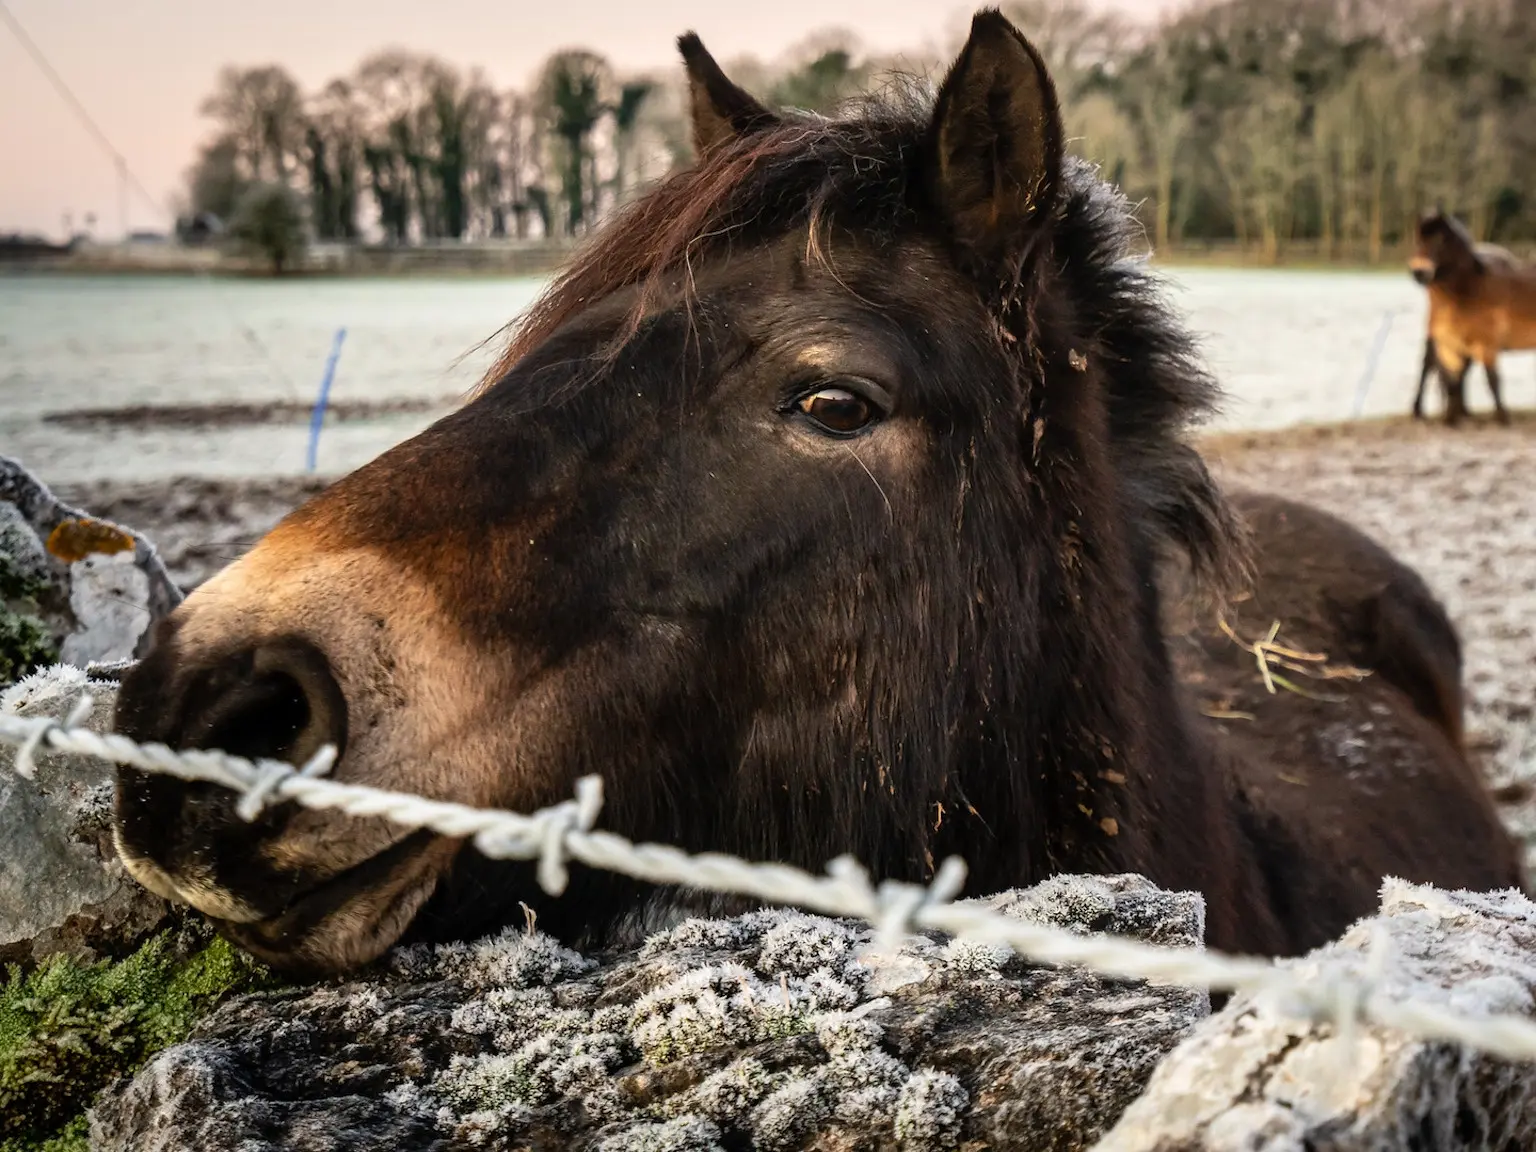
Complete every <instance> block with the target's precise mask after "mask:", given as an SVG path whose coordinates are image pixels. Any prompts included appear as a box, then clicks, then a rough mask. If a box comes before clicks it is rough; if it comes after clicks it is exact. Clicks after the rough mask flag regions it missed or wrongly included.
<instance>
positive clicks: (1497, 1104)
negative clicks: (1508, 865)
mask: <svg viewBox="0 0 1536 1152" xmlns="http://www.w3.org/2000/svg"><path fill="white" fill-rule="evenodd" d="M1377 939H1380V940H1381V942H1382V943H1381V945H1380V947H1381V948H1382V951H1380V952H1377V953H1375V954H1374V955H1373V951H1372V950H1373V941H1375V940H1377ZM1287 963H1288V966H1290V967H1292V968H1294V969H1295V970H1296V971H1298V972H1299V973H1301V974H1302V975H1303V976H1305V977H1307V978H1309V979H1317V980H1323V979H1326V978H1327V977H1328V975H1329V974H1331V973H1340V972H1344V973H1354V974H1356V975H1359V974H1362V973H1366V972H1371V971H1372V965H1375V970H1374V972H1373V974H1372V978H1373V979H1374V980H1375V983H1376V987H1377V989H1378V991H1379V994H1380V995H1381V996H1382V997H1384V998H1389V999H1407V998H1412V999H1415V1000H1422V1001H1425V1002H1429V1003H1434V1004H1439V1005H1443V1006H1449V1007H1452V1008H1454V1009H1455V1010H1456V1011H1458V1012H1460V1013H1463V1014H1467V1015H1481V1014H1486V1013H1521V1014H1526V1015H1529V1014H1531V1012H1532V1008H1533V996H1536V904H1533V903H1532V902H1531V901H1530V900H1528V899H1527V898H1526V897H1525V896H1524V895H1522V894H1520V893H1518V892H1513V891H1510V892H1496V893H1486V894H1485V893H1469V892H1454V893H1450V892H1444V891H1440V890H1437V889H1434V888H1427V887H1417V886H1415V885H1412V884H1407V883H1404V882H1402V881H1398V880H1388V881H1387V882H1386V883H1385V884H1383V886H1382V901H1381V913H1380V915H1379V916H1378V917H1377V918H1375V919H1373V920H1367V921H1362V922H1361V923H1359V924H1357V925H1355V927H1353V928H1352V929H1350V931H1349V932H1348V933H1346V934H1345V935H1344V936H1343V937H1342V938H1341V939H1340V940H1338V941H1336V942H1335V943H1333V944H1329V945H1327V946H1326V947H1324V948H1320V949H1318V950H1317V951H1316V952H1313V953H1311V954H1310V955H1309V956H1306V957H1304V958H1302V959H1300V960H1296V961H1289V962H1287ZM1275 1007H1276V1006H1275V1005H1273V1004H1270V1003H1267V1002H1264V1001H1262V1000H1256V999H1255V998H1253V997H1247V996H1238V997H1234V998H1233V999H1232V1001H1231V1002H1230V1003H1229V1004H1228V1005H1227V1007H1226V1009H1225V1010H1224V1011H1222V1012H1221V1013H1219V1014H1218V1015H1216V1016H1214V1017H1211V1018H1210V1019H1208V1020H1206V1021H1205V1022H1203V1023H1202V1024H1200V1025H1199V1026H1198V1027H1197V1028H1196V1029H1195V1030H1194V1031H1193V1032H1192V1033H1191V1034H1190V1036H1189V1037H1188V1039H1186V1040H1185V1041H1184V1042H1183V1043H1182V1044H1180V1045H1179V1047H1178V1048H1177V1049H1175V1050H1174V1052H1173V1053H1172V1054H1170V1055H1169V1056H1168V1057H1167V1059H1166V1060H1164V1061H1163V1063H1162V1065H1161V1066H1160V1067H1159V1068H1158V1070H1157V1072H1156V1073H1155V1074H1154V1075H1153V1076H1152V1079H1151V1081H1150V1082H1149V1084H1148V1086H1147V1090H1146V1093H1145V1094H1144V1095H1143V1096H1142V1097H1141V1099H1139V1100H1137V1101H1136V1103H1134V1104H1132V1105H1131V1106H1130V1108H1128V1109H1127V1110H1126V1112H1125V1114H1124V1115H1123V1116H1121V1118H1120V1121H1119V1123H1117V1124H1116V1125H1115V1127H1114V1128H1113V1130H1112V1131H1111V1132H1110V1133H1109V1134H1108V1135H1106V1136H1105V1137H1104V1139H1103V1140H1102V1141H1101V1142H1100V1143H1099V1144H1098V1145H1097V1146H1096V1152H1325V1150H1326V1152H1367V1150H1370V1152H1376V1150H1381V1152H1387V1150H1389V1149H1409V1148H1422V1149H1426V1150H1427V1149H1458V1150H1466V1152H1472V1150H1478V1149H1486V1150H1489V1152H1504V1150H1506V1149H1507V1150H1512V1149H1516V1148H1536V1074H1533V1071H1532V1069H1531V1067H1530V1066H1529V1065H1528V1064H1511V1063H1508V1062H1506V1061H1502V1060H1498V1059H1494V1058H1492V1057H1489V1056H1486V1055H1484V1054H1482V1053H1479V1052H1473V1051H1465V1050H1463V1049H1462V1048H1461V1047H1459V1046H1458V1045H1454V1044H1446V1043H1438V1042H1434V1043H1432V1042H1426V1041H1423V1040H1417V1039H1414V1038H1413V1037H1411V1036H1408V1035H1406V1034H1404V1033H1401V1032H1397V1031H1395V1030H1390V1029H1385V1028H1379V1027H1375V1026H1372V1025H1367V1024H1359V1025H1357V1026H1356V1027H1355V1028H1354V1029H1353V1032H1352V1034H1350V1032H1349V1030H1344V1031H1342V1032H1341V1030H1339V1029H1336V1028H1334V1027H1333V1026H1331V1025H1319V1026H1309V1025H1308V1024H1307V1023H1306V1022H1305V1021H1304V1020H1301V1019H1299V1018H1298V1017H1297V1016H1294V1015H1285V1014H1282V1013H1279V1012H1277V1011H1276V1010H1275Z"/></svg>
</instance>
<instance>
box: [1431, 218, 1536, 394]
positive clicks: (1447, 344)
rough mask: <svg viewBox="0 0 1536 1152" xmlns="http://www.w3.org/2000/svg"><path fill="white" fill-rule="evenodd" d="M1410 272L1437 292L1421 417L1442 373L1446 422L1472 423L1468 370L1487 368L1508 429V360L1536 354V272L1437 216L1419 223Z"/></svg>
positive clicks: (1532, 266)
mask: <svg viewBox="0 0 1536 1152" xmlns="http://www.w3.org/2000/svg"><path fill="white" fill-rule="evenodd" d="M1416 235H1417V244H1416V246H1415V249H1414V253H1413V255H1412V257H1410V258H1409V261H1408V267H1409V270H1410V272H1411V273H1412V275H1413V278H1414V280H1416V281H1417V282H1418V283H1420V284H1422V285H1424V286H1425V287H1426V288H1427V289H1428V290H1429V324H1428V329H1429V331H1428V335H1427V336H1426V338H1425V342H1424V363H1423V366H1422V368H1421V370H1420V372H1419V387H1418V392H1417V393H1416V394H1415V396H1414V400H1413V415H1414V418H1415V419H1420V418H1422V417H1423V415H1424V384H1425V381H1426V380H1427V379H1428V378H1429V373H1430V371H1431V369H1432V368H1438V369H1439V375H1440V380H1441V384H1442V387H1443V390H1444V393H1445V420H1446V423H1447V424H1456V423H1458V422H1459V421H1460V420H1461V418H1462V417H1463V416H1465V415H1467V404H1466V378H1467V369H1468V368H1469V367H1470V366H1471V364H1472V362H1473V361H1474V360H1475V361H1477V362H1478V363H1479V364H1481V365H1482V366H1483V372H1484V373H1485V374H1486V376H1487V379H1488V391H1489V392H1490V393H1492V394H1493V404H1494V409H1495V411H1496V412H1497V414H1498V420H1499V422H1500V423H1501V424H1508V423H1509V412H1508V411H1507V410H1506V409H1505V407H1504V398H1503V395H1502V392H1501V387H1500V380H1499V371H1498V359H1499V353H1500V352H1510V351H1517V350H1525V349H1531V348H1536V264H1528V263H1522V262H1521V261H1520V260H1519V259H1518V258H1517V257H1516V256H1515V255H1514V254H1513V253H1511V252H1510V251H1508V250H1507V249H1505V248H1501V247H1499V246H1498V245H1495V244H1479V243H1476V242H1474V241H1473V239H1472V235H1471V233H1470V232H1468V231H1467V228H1466V226H1465V225H1464V224H1462V222H1461V221H1460V220H1458V219H1456V218H1455V217H1454V216H1451V215H1449V214H1448V213H1446V212H1445V211H1444V210H1443V209H1439V208H1437V209H1436V210H1435V211H1434V212H1432V213H1429V214H1428V215H1426V216H1425V217H1424V218H1423V219H1421V220H1420V221H1419V224H1418V229H1417V233H1416Z"/></svg>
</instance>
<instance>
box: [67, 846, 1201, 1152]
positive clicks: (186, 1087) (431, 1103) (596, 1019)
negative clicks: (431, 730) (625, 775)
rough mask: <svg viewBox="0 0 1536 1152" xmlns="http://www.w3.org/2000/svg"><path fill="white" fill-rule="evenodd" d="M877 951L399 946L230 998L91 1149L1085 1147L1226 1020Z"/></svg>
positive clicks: (128, 1097)
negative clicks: (336, 969) (276, 1144)
mask: <svg viewBox="0 0 1536 1152" xmlns="http://www.w3.org/2000/svg"><path fill="white" fill-rule="evenodd" d="M1073 882H1074V883H1077V884H1081V885H1084V886H1086V887H1087V888H1089V889H1091V890H1092V891H1091V893H1085V894H1082V896H1081V899H1079V900H1076V901H1075V902H1073V901H1068V902H1067V903H1065V904H1062V903H1061V902H1057V903H1056V904H1053V905H1051V908H1052V909H1054V911H1053V912H1052V914H1055V915H1069V914H1070V910H1071V909H1073V908H1080V907H1087V906H1089V905H1091V906H1092V907H1093V908H1094V909H1095V910H1096V911H1095V912H1094V915H1095V917H1096V922H1097V924H1098V928H1099V930H1108V931H1124V930H1126V925H1127V923H1128V922H1129V921H1130V920H1135V921H1136V922H1138V923H1141V924H1143V925H1153V926H1155V927H1156V929H1157V930H1158V931H1159V932H1161V933H1162V935H1164V936H1165V937H1175V936H1176V937H1179V939H1180V942H1185V943H1194V942H1197V940H1198V936H1197V933H1198V931H1199V926H1200V920H1201V915H1202V911H1201V905H1200V901H1199V897H1198V896H1192V895H1185V894H1172V893H1166V892H1161V891H1159V890H1158V889H1156V888H1154V887H1152V886H1151V885H1150V884H1148V883H1147V882H1146V881H1144V880H1140V879H1139V878H1124V877H1111V878H1098V879H1095V878H1077V879H1076V880H1075V881H1073ZM1031 907H1033V905H1031ZM1106 907H1107V909H1108V911H1107V912H1106V911H1105V909H1106ZM873 945H874V939H873V934H872V932H871V930H870V929H869V928H868V926H866V925H863V924H857V923H852V922H846V921H840V920H833V919H829V918H826V917H820V916H811V915H807V914H804V913H800V912H792V911H779V910H770V911H760V912H753V913H748V914H746V915H743V916H738V917H734V918H729V919H713V920H706V919H699V920H689V921H684V922H683V923H681V924H678V925H676V926H674V927H672V928H670V929H667V930H665V931H661V932H658V933H656V934H655V935H653V936H652V937H651V938H650V939H649V940H647V941H646V943H645V944H644V945H643V946H642V947H640V948H638V949H634V950H632V951H627V952H621V953H617V954H610V955H594V956H582V955H579V954H578V953H576V952H573V951H571V950H570V949H568V948H565V947H563V946H562V945H560V944H559V943H557V942H556V941H554V940H552V939H550V938H548V937H546V936H543V935H542V934H540V933H537V932H534V931H532V930H530V929H523V928H519V929H512V930H509V931H506V932H503V933H501V934H499V935H497V936H494V937H491V938H488V939H486V940H482V941H479V942H476V943H470V944H448V945H437V946H427V945H412V946H409V947H404V948H399V949H396V950H394V951H393V952H392V953H390V954H389V955H388V956H387V957H385V958H384V959H383V960H382V961H381V962H380V963H379V964H378V965H376V966H375V968H374V969H373V970H372V971H371V972H370V973H368V974H367V975H365V976H360V977H358V978H355V979H353V980H350V981H347V982H345V983H342V984H336V985H326V986H323V987H319V988H312V989H308V990H305V989H289V990H285V991H281V992H273V993H263V994H260V995H256V996H245V997H238V998H235V999H233V1000H231V1001H229V1002H228V1003H226V1004H224V1005H223V1006H221V1007H220V1008H219V1009H217V1010H216V1011H215V1012H214V1013H213V1014H212V1015H211V1016H209V1017H208V1018H207V1019H206V1020H204V1021H203V1022H202V1023H201V1024H200V1025H199V1026H198V1027H197V1028H196V1029H195V1031H194V1034H193V1036H192V1038H191V1039H189V1040H188V1041H187V1042H185V1043H183V1044H180V1045H177V1046H174V1047H172V1048H171V1049H169V1050H167V1051H166V1052H164V1053H162V1054H161V1055H160V1056H158V1057H156V1058H155V1059H154V1060H152V1061H151V1062H150V1064H149V1065H148V1066H147V1067H146V1068H145V1069H144V1070H143V1071H142V1072H140V1073H139V1074H138V1075H137V1076H135V1077H134V1079H133V1080H132V1081H131V1082H128V1083H124V1084H121V1085H119V1086H117V1087H116V1088H115V1089H114V1090H113V1091H112V1092H110V1093H109V1094H107V1095H106V1096H104V1097H103V1098H102V1099H101V1100H100V1101H99V1102H98V1104H97V1105H96V1106H95V1108H94V1110H93V1112H92V1146H93V1148H97V1149H101V1150H103V1152H109V1150H113V1149H128V1148H137V1147H141V1146H143V1145H144V1144H145V1143H147V1142H159V1143H160V1144H161V1145H163V1146H189V1147H190V1146H196V1147H199V1148H207V1149H210V1150H217V1149H235V1148H241V1147H242V1146H245V1145H247V1144H248V1143H249V1144H251V1146H253V1147H254V1146H257V1145H260V1144H261V1142H262V1141H263V1140H266V1139H268V1137H266V1136H263V1135H262V1134H263V1133H268V1132H272V1131H275V1130H277V1129H275V1128H274V1127H273V1126H274V1125H280V1126H281V1130H282V1131H286V1132H290V1133H292V1132H298V1131H304V1132H312V1133H335V1132H337V1131H343V1130H344V1131H345V1132H346V1138H345V1140H344V1141H343V1142H341V1143H337V1142H336V1141H335V1140H334V1139H333V1138H332V1137H330V1136H327V1137H326V1139H325V1140H322V1139H320V1137H319V1136H316V1137H315V1138H314V1139H308V1138H306V1139H304V1140H300V1139H298V1138H297V1137H294V1138H292V1139H290V1140H289V1142H288V1143H287V1144H285V1145H284V1146H285V1147H291V1148H305V1149H309V1148H313V1149H319V1148H340V1147H348V1148H352V1147H356V1148H362V1147H370V1148H371V1147H388V1146H396V1147H438V1146H441V1147H445V1148H485V1149H490V1150H495V1149H519V1148H528V1147H562V1148H572V1149H578V1150H596V1149H619V1150H623V1149H636V1150H637V1152H638V1150H647V1149H678V1150H679V1152H692V1150H694V1149H701V1150H702V1149H712V1148H722V1149H723V1148H739V1147H756V1148H763V1149H770V1148H800V1147H806V1146H810V1145H814V1146H815V1147H818V1148H825V1149H833V1148H853V1147H892V1148H911V1149H914V1150H917V1149H921V1150H923V1152H941V1150H943V1149H949V1148H958V1147H960V1145H961V1143H962V1142H963V1141H972V1140H974V1141H980V1142H983V1143H985V1144H987V1145H990V1146H992V1147H998V1148H1009V1147H1011V1148H1030V1149H1034V1148H1048V1149H1086V1148H1087V1147H1089V1146H1090V1145H1091V1144H1092V1142H1093V1140H1094V1139H1095V1138H1096V1137H1097V1136H1098V1135H1099V1134H1100V1133H1101V1132H1102V1131H1103V1130H1104V1129H1106V1128H1107V1127H1108V1126H1109V1124H1110V1123H1111V1122H1112V1121H1113V1120H1114V1118H1115V1117H1116V1116H1118V1115H1119V1113H1120V1111H1121V1110H1122V1109H1123V1108H1124V1107H1125V1106H1126V1104H1128V1103H1129V1102H1130V1100H1131V1099H1132V1098H1134V1096H1135V1095H1136V1093H1137V1092H1139V1091H1140V1088H1141V1086H1142V1084H1143V1083H1144V1082H1145V1079H1146V1077H1147V1076H1148V1075H1149V1074H1150V1072H1151V1068H1152V1066H1153V1064H1155V1062H1156V1060H1157V1058H1158V1057H1159V1056H1160V1055H1161V1054H1162V1053H1164V1052H1166V1051H1167V1050H1168V1049H1169V1048H1171V1047H1172V1046H1173V1044H1174V1043H1175V1042H1176V1041H1177V1040H1178V1039H1179V1038H1180V1037H1181V1036H1183V1035H1184V1034H1185V1033H1186V1032H1187V1031H1188V1029H1189V1028H1190V1027H1191V1026H1192V1025H1193V1024H1194V1023H1195V1022H1196V1021H1198V1020H1199V1019H1200V1018H1201V1017H1202V1016H1203V1015H1204V1014H1205V1013H1206V1012H1207V1010H1208V1005H1207V1000H1206V997H1205V996H1204V994H1202V993H1199V992H1192V991H1189V990H1187V989H1177V988H1165V987H1158V988H1153V987H1141V986H1134V985H1133V986H1127V985H1125V984H1123V983H1120V982H1115V981H1107V980H1102V979H1100V978H1099V977H1097V976H1095V975H1093V974H1091V973H1087V972H1083V971H1080V970H1076V969H1061V968H1046V967H1040V966H1037V965H1032V964H1027V963H1024V962H1022V961H1020V960H1018V959H1017V958H1015V957H1012V956H1011V955H1010V956H1003V955H1000V954H999V953H998V951H997V950H996V949H977V948H974V947H968V946H961V945H956V944H954V943H953V942H952V941H948V940H945V939H941V938H938V937H936V936H935V937H930V936H914V937H911V938H909V939H908V940H907V941H906V942H905V943H904V944H903V945H902V947H901V949H900V950H899V953H897V954H894V955H889V956H881V955H880V954H878V953H875V952H873V951H871V949H872V948H873ZM894 970H900V971H901V972H903V973H904V975H903V977H902V979H901V980H899V981H889V980H886V981H882V973H887V972H889V971H894ZM917 974H920V975H917ZM893 984H894V987H891V986H890V985H893ZM1128 988H1129V989H1133V990H1134V991H1135V992H1136V994H1137V995H1136V1003H1135V1005H1134V1006H1133V1007H1131V1008H1125V1007H1124V1005H1126V1004H1127V1003H1129V1002H1130V1001H1129V1000H1128V998H1127V996H1126V992H1127V991H1128ZM327 1141H328V1142H327ZM251 1142H254V1143H251Z"/></svg>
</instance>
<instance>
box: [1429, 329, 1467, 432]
mask: <svg viewBox="0 0 1536 1152" xmlns="http://www.w3.org/2000/svg"><path fill="white" fill-rule="evenodd" d="M1437 351H1438V353H1439V355H1438V356H1437V358H1436V360H1437V363H1438V364H1439V366H1440V386H1441V388H1443V389H1444V390H1445V422H1446V424H1447V425H1448V426H1450V427H1455V426H1456V425H1457V424H1459V423H1461V418H1462V417H1463V416H1466V415H1467V390H1466V383H1467V366H1468V365H1469V364H1470V363H1471V361H1470V360H1468V359H1467V358H1466V357H1465V356H1463V355H1462V354H1461V353H1459V352H1452V353H1450V355H1447V354H1446V352H1445V350H1444V349H1443V348H1442V349H1438V350H1437Z"/></svg>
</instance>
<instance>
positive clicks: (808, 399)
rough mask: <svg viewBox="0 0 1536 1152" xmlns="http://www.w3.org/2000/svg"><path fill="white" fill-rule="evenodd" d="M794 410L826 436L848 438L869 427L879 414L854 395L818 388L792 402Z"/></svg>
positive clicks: (840, 389) (846, 390) (845, 391)
mask: <svg viewBox="0 0 1536 1152" xmlns="http://www.w3.org/2000/svg"><path fill="white" fill-rule="evenodd" d="M795 406H796V407H797V408H799V409H800V411H801V412H803V413H805V414H806V415H807V416H809V417H810V418H811V419H812V420H813V421H815V422H816V423H817V424H819V425H821V426H822V427H823V428H825V429H826V430H827V431H828V432H831V433H834V434H835V435H838V436H849V435H852V434H853V433H855V432H857V431H859V430H860V429H861V428H865V427H867V426H868V425H870V424H873V423H874V422H875V421H876V420H877V419H879V418H880V416H881V415H882V413H881V412H880V410H879V409H878V408H876V407H875V406H874V405H873V404H871V403H870V402H869V401H868V400H866V399H864V397H862V396H860V395H859V394H858V393H857V392H850V391H849V390H848V389H846V388H821V389H818V390H817V391H815V392H808V393H807V394H806V395H804V396H802V397H800V399H799V400H797V401H795Z"/></svg>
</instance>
